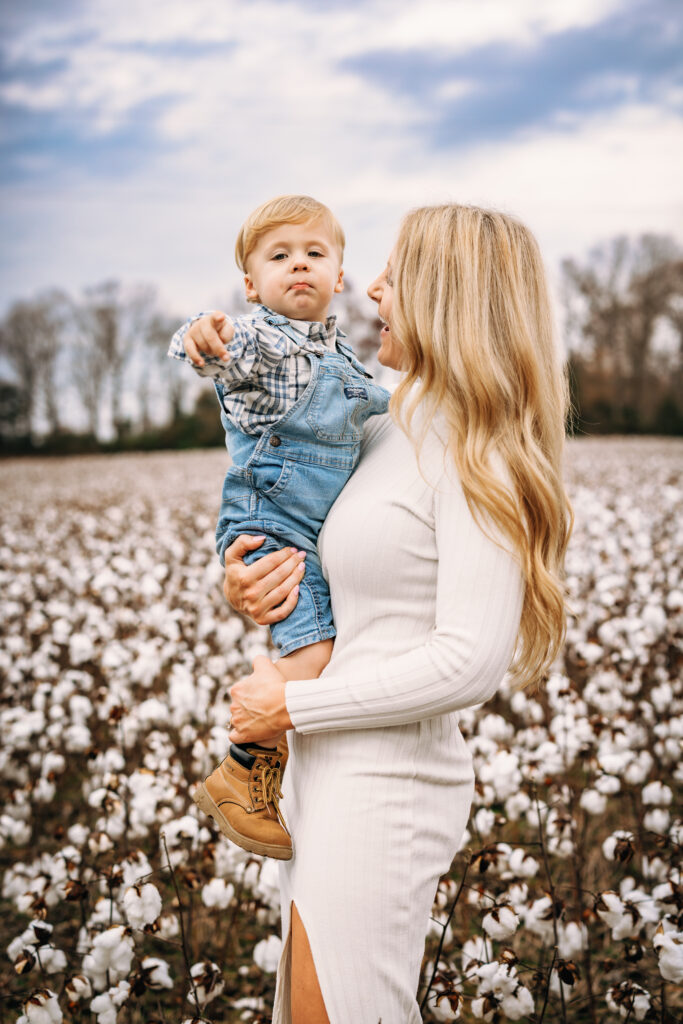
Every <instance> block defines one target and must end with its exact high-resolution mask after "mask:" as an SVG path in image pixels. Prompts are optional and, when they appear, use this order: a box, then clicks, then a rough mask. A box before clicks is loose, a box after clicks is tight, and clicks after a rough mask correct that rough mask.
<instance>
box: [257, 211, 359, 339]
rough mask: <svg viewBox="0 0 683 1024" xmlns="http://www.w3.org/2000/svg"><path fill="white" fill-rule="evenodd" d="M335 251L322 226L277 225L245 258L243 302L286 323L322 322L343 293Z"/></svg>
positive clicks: (314, 223) (317, 223) (320, 223)
mask: <svg viewBox="0 0 683 1024" xmlns="http://www.w3.org/2000/svg"><path fill="white" fill-rule="evenodd" d="M343 276H344V271H343V270H342V268H341V257H340V253H339V248H338V246H337V243H336V242H335V240H334V235H333V234H332V231H331V230H330V228H329V227H328V226H327V224H326V223H325V221H324V220H313V221H308V222H306V223H305V224H280V225H279V226H278V227H275V228H272V229H271V230H270V231H267V232H266V234H265V235H262V236H261V238H259V240H258V243H257V245H256V247H255V248H254V249H253V250H252V252H250V253H249V256H248V258H247V273H246V274H245V277H244V284H245V287H246V294H247V298H248V299H250V300H251V301H252V302H254V301H256V302H262V303H263V305H264V306H268V308H269V309H272V310H273V311H274V312H275V313H282V314H283V315H284V316H286V317H289V319H290V320H320V321H324V320H325V318H326V317H327V314H328V310H329V308H330V302H331V300H332V296H333V295H334V293H335V292H340V291H341V290H342V289H343V287H344V284H343V281H342V278H343Z"/></svg>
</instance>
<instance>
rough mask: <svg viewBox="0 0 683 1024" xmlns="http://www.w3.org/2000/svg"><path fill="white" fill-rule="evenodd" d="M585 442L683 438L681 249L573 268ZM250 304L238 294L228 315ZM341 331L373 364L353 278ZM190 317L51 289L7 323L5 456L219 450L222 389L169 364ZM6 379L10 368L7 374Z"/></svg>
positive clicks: (121, 297)
mask: <svg viewBox="0 0 683 1024" xmlns="http://www.w3.org/2000/svg"><path fill="white" fill-rule="evenodd" d="M562 302H563V307H564V309H563V312H564V327H565V341H566V347H567V352H568V359H569V368H570V379H571V384H572V392H573V404H574V421H573V429H574V430H575V431H576V432H579V433H589V434H590V433H615V432H618V433H653V432H654V433H662V434H683V252H682V251H681V249H680V248H679V247H678V245H677V244H676V242H675V241H674V240H673V239H672V238H670V237H668V236H663V235H643V236H641V237H640V238H638V239H628V238H616V239H613V240H611V241H610V242H607V243H605V244H604V245H602V246H600V247H598V248H596V249H594V250H593V251H591V252H590V253H589V254H588V256H587V258H586V259H585V260H584V261H583V262H580V261H577V260H573V259H568V260H565V261H564V262H563V264H562ZM222 308H225V309H226V310H228V311H230V312H233V313H240V312H244V311H245V310H246V309H247V308H248V307H247V306H246V304H245V303H244V300H243V298H242V297H241V295H239V294H235V295H233V296H232V298H231V299H229V300H228V301H227V302H226V303H225V305H224V306H223V307H222ZM337 309H338V313H339V318H340V322H341V324H342V325H343V327H344V329H345V330H346V332H347V334H348V335H349V340H350V341H351V343H352V344H353V345H354V347H355V348H356V351H357V352H358V354H359V356H360V358H361V359H363V361H364V362H366V363H369V364H370V365H372V364H373V362H374V352H375V350H376V347H377V335H378V332H379V321H378V320H377V319H376V318H375V317H374V316H373V314H372V309H371V307H370V306H369V304H368V303H367V302H366V301H365V300H364V299H360V298H359V295H358V293H357V292H356V291H355V290H354V289H353V288H352V287H351V286H350V285H349V284H348V283H347V288H346V290H345V291H344V292H343V293H342V294H341V296H340V297H339V302H338V306H337ZM179 323H180V318H173V317H170V316H169V315H168V314H167V313H165V312H164V311H163V310H162V309H161V307H160V304H159V301H158V297H157V295H156V292H155V290H154V289H153V288H152V287H149V286H134V287H126V286H124V285H122V284H121V283H120V282H118V281H106V282H103V283H101V284H98V285H95V286H93V287H91V288H88V289H86V290H85V291H84V292H83V294H82V295H81V296H80V297H78V298H77V299H74V298H72V297H71V296H69V295H67V294H66V293H65V292H63V291H58V290H52V291H48V292H44V293H43V294H41V295H38V296H37V297H36V298H34V299H30V300H23V301H19V302H15V303H14V304H13V305H12V306H11V308H10V309H9V311H8V312H7V315H6V316H5V318H4V320H3V321H2V323H0V448H1V450H2V453H3V454H28V453H31V452H36V451H39V452H43V453H48V452H50V453H52V452H54V453H67V452H86V451H101V450H109V451H118V450H125V449H133V448H136V449H137V448H185V447H201V446H206V445H214V444H221V443H222V441H223V433H222V428H221V425H220V421H219V417H218V415H217V406H216V402H215V398H214V396H213V389H212V388H211V386H210V384H209V383H208V382H206V381H201V380H200V379H199V378H197V376H196V375H195V374H193V373H192V372H191V371H190V370H189V369H188V367H186V366H183V365H182V364H181V363H179V362H177V361H176V360H171V359H168V358H167V357H166V350H167V348H168V344H169V340H170V338H171V335H172V334H173V332H174V331H175V330H176V329H177V327H178V326H179ZM8 371H9V372H8Z"/></svg>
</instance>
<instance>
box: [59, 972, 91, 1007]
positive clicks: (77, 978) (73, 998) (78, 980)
mask: <svg viewBox="0 0 683 1024" xmlns="http://www.w3.org/2000/svg"><path fill="white" fill-rule="evenodd" d="M65 989H66V994H67V996H68V997H69V1001H70V1002H72V1003H77V1002H79V1000H81V999H90V997H91V996H92V986H91V984H90V982H89V980H88V979H87V978H86V977H85V975H83V974H74V975H73V977H72V978H69V980H68V981H67V983H66V986H65Z"/></svg>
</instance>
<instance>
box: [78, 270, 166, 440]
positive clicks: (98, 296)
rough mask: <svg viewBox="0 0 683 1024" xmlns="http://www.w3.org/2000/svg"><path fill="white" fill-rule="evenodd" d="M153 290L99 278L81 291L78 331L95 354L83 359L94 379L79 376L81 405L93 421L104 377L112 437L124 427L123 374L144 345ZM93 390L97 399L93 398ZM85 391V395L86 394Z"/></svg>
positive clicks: (152, 300)
mask: <svg viewBox="0 0 683 1024" xmlns="http://www.w3.org/2000/svg"><path fill="white" fill-rule="evenodd" d="M155 301H156V297H155V290H154V288H152V287H151V286H148V285H136V286H134V287H132V288H128V289H125V288H124V287H123V286H122V285H121V283H120V282H119V281H103V282H101V283H100V284H97V285H93V286H91V287H90V288H87V289H86V290H85V301H84V303H83V306H82V309H81V334H82V335H84V336H85V337H89V339H90V343H91V344H92V346H93V347H94V348H95V349H96V350H97V355H96V356H93V357H92V358H90V359H86V364H88V365H90V366H91V367H93V368H94V369H95V371H96V377H97V380H96V381H92V382H91V383H90V384H88V383H87V382H86V381H84V380H83V379H82V374H81V383H82V393H83V396H84V404H86V407H88V409H89V415H90V419H91V424H92V423H93V410H92V408H91V407H92V405H93V403H94V402H95V401H97V402H98V403H99V402H100V400H101V398H102V390H103V384H104V381H105V379H106V380H107V382H108V385H109V397H110V400H111V419H112V426H113V428H114V433H115V435H116V437H119V436H120V435H121V434H122V433H123V431H124V429H125V426H126V418H125V416H124V414H123V397H124V390H125V375H126V370H127V368H128V363H129V360H130V358H131V355H132V354H133V352H134V351H135V349H136V347H138V346H140V345H142V344H144V338H145V335H146V333H147V330H148V327H149V323H150V321H151V319H152V318H153V316H154V308H155ZM95 392H96V393H97V398H95ZM86 393H87V397H86Z"/></svg>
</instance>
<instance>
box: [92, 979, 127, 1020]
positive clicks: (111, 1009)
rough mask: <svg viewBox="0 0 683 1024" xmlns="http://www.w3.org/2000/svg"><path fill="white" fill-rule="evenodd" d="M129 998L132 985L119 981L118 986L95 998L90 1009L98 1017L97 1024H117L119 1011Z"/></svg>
mask: <svg viewBox="0 0 683 1024" xmlns="http://www.w3.org/2000/svg"><path fill="white" fill-rule="evenodd" d="M129 996H130V983H129V982H128V981H119V983H118V984H117V985H113V986H111V988H109V989H108V990H107V991H106V992H103V993H102V995H99V996H95V998H94V999H93V1000H92V1002H91V1003H90V1009H91V1010H92V1012H93V1013H94V1014H96V1015H97V1024H116V1017H117V1011H118V1009H119V1008H120V1007H121V1006H123V1004H124V1003H125V1002H126V1000H127V999H128V997H129Z"/></svg>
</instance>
